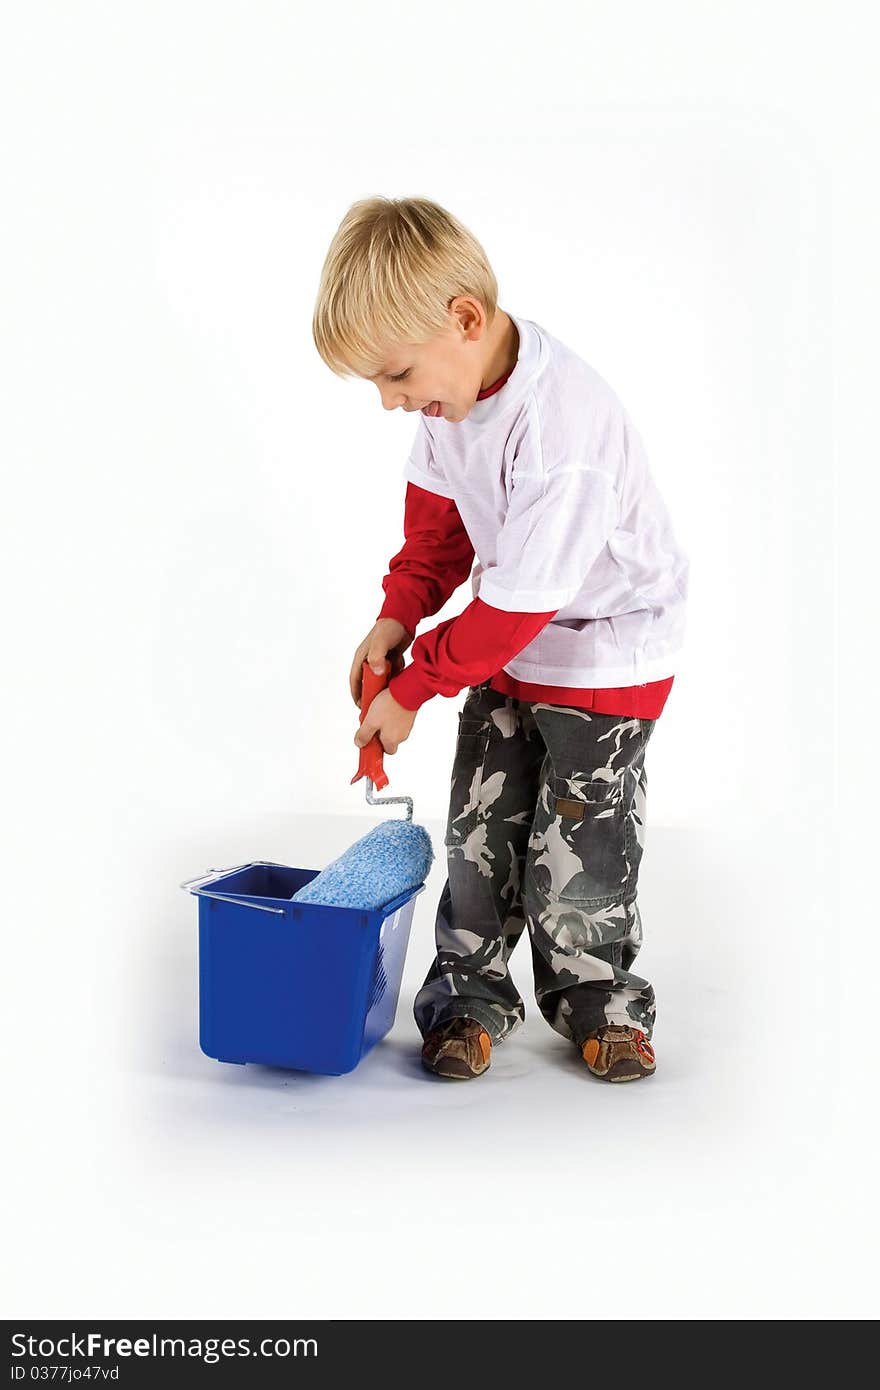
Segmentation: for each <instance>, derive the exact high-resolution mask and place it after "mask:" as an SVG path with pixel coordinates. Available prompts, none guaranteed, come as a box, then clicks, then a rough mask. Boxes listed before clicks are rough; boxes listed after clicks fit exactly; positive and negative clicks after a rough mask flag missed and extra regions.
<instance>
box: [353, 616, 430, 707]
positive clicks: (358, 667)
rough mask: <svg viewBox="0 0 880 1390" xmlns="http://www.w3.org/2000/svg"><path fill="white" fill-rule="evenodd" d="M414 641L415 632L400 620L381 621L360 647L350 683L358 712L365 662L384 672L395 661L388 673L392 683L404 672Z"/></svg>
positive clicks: (381, 619) (354, 661)
mask: <svg viewBox="0 0 880 1390" xmlns="http://www.w3.org/2000/svg"><path fill="white" fill-rule="evenodd" d="M414 641H415V637H414V635H413V633H411V632H408V631H407V629H406V628H405V627H404V626H403V623H399V622H398V621H397V619H396V618H379V620H378V621H377V622H376V624H375V626H374V627H372V628H371V629H370V631H369V632H368V633H367V635H366V637H365V638H364V640H363V641H362V642H361V643H360V645H359V646H358V648H357V650H356V651H355V654H354V656H353V658H352V662H351V671H350V672H349V677H348V684H349V689H350V690H351V698H352V699H353V700H354V702H355V704H356V705H357V707H358V709H360V704H361V680H362V677H363V664H364V662H365V661H367V662H369V664H370V665H371V666H372V667H373V669H374V670H376V671H381V670H382V667H383V663H384V661H385V659H386V658H387V659H388V660H389V661H390V662H391V670H390V671H389V673H388V679H389V680H391V678H392V677H393V676H397V675H399V674H400V672H401V671H402V670H403V653H404V652H405V651H406V649H407V647H410V646H412V644H413V642H414ZM398 708H400V706H398ZM407 713H409V714H412V713H413V711H412V710H408V711H407Z"/></svg>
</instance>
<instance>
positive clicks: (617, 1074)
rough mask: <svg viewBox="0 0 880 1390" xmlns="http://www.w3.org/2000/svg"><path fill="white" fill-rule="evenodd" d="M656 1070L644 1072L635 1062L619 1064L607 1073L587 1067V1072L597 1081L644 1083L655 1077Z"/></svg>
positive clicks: (653, 1068) (654, 1068)
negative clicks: (650, 1077) (647, 1079)
mask: <svg viewBox="0 0 880 1390" xmlns="http://www.w3.org/2000/svg"><path fill="white" fill-rule="evenodd" d="M656 1070H657V1068H656V1067H652V1068H651V1070H650V1071H644V1070H643V1068H642V1067H640V1066H638V1065H637V1064H636V1063H635V1062H618V1063H616V1064H615V1066H613V1067H610V1068H609V1070H608V1071H606V1072H598V1071H593V1068H592V1067H591V1066H589V1065H588V1066H587V1071H588V1072H589V1073H590V1075H591V1076H595V1078H596V1080H597V1081H644V1080H646V1078H647V1077H649V1076H653V1075H654V1072H655V1071H656Z"/></svg>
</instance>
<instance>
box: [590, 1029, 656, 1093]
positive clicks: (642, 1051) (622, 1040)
mask: <svg viewBox="0 0 880 1390" xmlns="http://www.w3.org/2000/svg"><path fill="white" fill-rule="evenodd" d="M581 1053H582V1055H583V1059H584V1061H585V1062H586V1064H587V1066H588V1067H589V1068H590V1071H591V1072H592V1073H593V1075H594V1076H598V1077H600V1078H601V1080H602V1081H639V1080H641V1078H642V1077H643V1076H651V1074H652V1073H653V1071H654V1069H655V1067H656V1062H655V1059H654V1049H653V1047H652V1046H651V1044H650V1043H649V1042H648V1039H647V1037H646V1035H645V1034H644V1033H643V1032H641V1030H640V1029H638V1028H625V1027H623V1026H617V1025H615V1024H607V1025H606V1027H604V1028H598V1029H597V1030H596V1032H594V1033H591V1034H590V1035H589V1037H588V1038H587V1039H586V1041H585V1042H584V1045H583V1047H582V1048H581Z"/></svg>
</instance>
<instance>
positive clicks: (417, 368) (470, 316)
mask: <svg viewBox="0 0 880 1390" xmlns="http://www.w3.org/2000/svg"><path fill="white" fill-rule="evenodd" d="M485 350H486V313H485V310H484V309H483V306H482V304H480V302H479V300H475V299H470V298H468V297H466V296H464V295H462V296H460V297H459V298H457V299H454V300H453V301H452V303H451V304H450V306H449V324H448V326H447V327H446V328H445V329H444V330H443V332H442V333H438V334H437V335H436V336H435V337H434V338H431V339H430V340H429V341H428V342H427V343H404V344H397V345H396V346H394V347H389V348H388V349H387V350H386V354H385V361H384V364H383V367H384V370H383V371H381V372H380V373H379V375H378V376H374V377H370V378H369V379H370V381H374V382H375V383H376V385H377V387H378V388H379V395H380V396H381V398H382V404H383V406H384V407H385V409H386V410H396V409H398V407H400V408H401V409H403V410H405V411H406V412H407V414H409V413H410V412H412V411H415V410H421V412H422V414H423V415H427V416H430V417H431V418H440V417H442V419H444V420H450V421H458V420H463V419H464V418H465V416H466V415H467V414H468V412H469V411H470V409H471V406H472V405H473V404H474V403H475V401H476V399H477V396H478V394H479V392H480V390H481V379H482V375H483V366H484V356H485ZM393 378H396V380H394V379H393Z"/></svg>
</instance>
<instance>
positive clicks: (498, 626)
mask: <svg viewBox="0 0 880 1390" xmlns="http://www.w3.org/2000/svg"><path fill="white" fill-rule="evenodd" d="M403 530H404V535H405V537H406V540H405V543H404V545H403V548H402V549H401V550H400V551H398V553H397V554H396V555H395V556H394V557H393V558H392V560H391V561H390V564H389V572H388V574H387V575H386V576H385V578H384V579H383V580H382V588H383V589H384V591H385V602H384V603H383V604H382V608H381V611H380V612H379V614H378V617H379V618H396V619H397V621H398V622H400V623H402V624H403V626H404V627H405V628H406V629H407V630H408V631H409V632H413V633H414V632H415V631H416V628H417V627H418V624H419V623H420V622H421V621H422V620H423V619H424V618H426V617H428V616H429V615H430V614H432V613H436V612H438V611H439V610H440V609H441V608H442V607H443V605H444V604H445V603H446V602H447V600H448V599H449V598H450V597H451V595H452V594H453V593H454V591H455V590H456V589H457V588H458V586H459V585H460V584H462V583H464V581H465V580H466V579H467V578H468V576H469V575H470V572H471V566H472V563H473V559H474V549H473V546H472V545H471V543H470V539H469V538H468V534H467V532H466V531H465V529H464V525H463V523H462V520H461V517H460V515H459V511H458V507H457V506H456V505H455V501H454V500H453V499H452V498H449V497H441V496H439V494H437V493H434V492H428V491H427V490H426V489H425V488H420V487H418V486H417V485H416V484H415V483H411V482H408V483H407V485H406V503H405V510H404V521H403ZM557 611H558V610H556V609H554V610H551V612H549V613H509V612H507V611H506V610H503V609H500V608H493V607H491V605H490V604H488V603H484V602H483V600H482V599H481V598H475V599H473V600H472V602H471V603H469V604H468V606H467V608H466V609H465V610H464V612H463V613H461V614H460V615H459V616H458V617H457V618H448V619H447V620H446V621H445V622H442V623H440V624H439V625H438V626H437V627H435V628H432V629H431V630H430V631H429V632H425V633H423V634H422V635H421V636H419V637H417V638H416V640H415V642H414V643H413V645H412V647H411V649H410V652H411V658H412V659H411V662H410V664H409V665H408V666H407V667H406V668H405V669H404V670H403V671H401V672H400V673H399V675H396V676H393V677H392V679H391V680H390V681H389V683H388V689H389V690H390V691H391V694H392V695H393V696H394V698H395V700H396V701H397V702H398V704H400V705H403V707H404V709H409V710H416V709H419V708H420V707H421V706H422V705H423V704H424V703H425V701H426V700H429V699H430V698H431V696H432V695H447V696H449V695H456V694H457V693H458V692H459V690H461V689H463V687H464V686H466V685H480V684H481V683H482V682H483V681H485V680H487V679H489V678H490V677H491V681H490V684H491V688H492V689H493V690H497V691H499V693H500V694H503V695H512V696H514V697H515V698H516V699H518V700H526V701H536V700H542V701H545V702H547V703H549V704H560V705H576V706H577V707H578V708H581V709H593V710H596V712H597V713H602V714H622V715H628V716H630V717H633V716H638V717H640V718H642V719H657V718H658V717H659V715H660V713H661V711H662V709H663V706H664V704H665V703H666V698H667V696H668V695H669V691H670V689H671V688H672V682H673V680H674V679H675V677H674V676H669V677H667V679H666V680H660V681H649V682H647V683H646V684H645V685H630V686H621V687H616V688H609V687H605V688H602V689H585V688H583V689H582V688H577V689H575V688H573V687H572V686H554V685H536V684H533V683H532V682H528V681H520V680H517V679H516V678H515V677H514V676H511V675H508V673H507V672H506V671H504V670H502V667H503V666H504V664H505V662H508V661H511V660H512V659H513V657H514V656H516V654H517V652H520V651H522V649H523V647H525V646H526V645H527V644H528V643H529V642H531V640H532V638H533V637H536V636H537V634H538V633H539V632H540V631H541V629H542V627H544V625H545V624H546V623H548V622H549V621H550V619H551V618H552V617H553V616H554V615H555V613H556V612H557Z"/></svg>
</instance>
